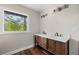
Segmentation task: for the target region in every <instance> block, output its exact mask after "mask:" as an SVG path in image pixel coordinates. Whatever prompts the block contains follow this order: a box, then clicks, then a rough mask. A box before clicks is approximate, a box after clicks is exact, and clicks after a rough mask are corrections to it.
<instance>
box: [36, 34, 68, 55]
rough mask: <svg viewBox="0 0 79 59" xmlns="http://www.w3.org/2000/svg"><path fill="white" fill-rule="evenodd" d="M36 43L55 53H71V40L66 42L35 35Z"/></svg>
mask: <svg viewBox="0 0 79 59" xmlns="http://www.w3.org/2000/svg"><path fill="white" fill-rule="evenodd" d="M35 45H39V46H40V47H42V48H44V49H45V50H47V51H49V52H51V53H52V54H55V55H68V54H69V41H68V42H65V43H64V42H60V41H56V40H53V39H48V38H45V37H41V36H35Z"/></svg>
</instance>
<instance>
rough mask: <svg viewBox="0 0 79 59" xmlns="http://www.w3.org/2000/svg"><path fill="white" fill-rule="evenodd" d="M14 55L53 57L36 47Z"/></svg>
mask: <svg viewBox="0 0 79 59" xmlns="http://www.w3.org/2000/svg"><path fill="white" fill-rule="evenodd" d="M14 55H51V54H50V53H49V52H47V51H45V50H43V49H41V48H39V47H34V48H30V49H27V50H24V51H21V52H18V53H16V54H14Z"/></svg>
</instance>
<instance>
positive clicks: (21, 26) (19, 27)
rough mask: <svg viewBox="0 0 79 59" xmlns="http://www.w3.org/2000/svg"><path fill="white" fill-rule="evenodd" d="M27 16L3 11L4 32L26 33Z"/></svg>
mask: <svg viewBox="0 0 79 59" xmlns="http://www.w3.org/2000/svg"><path fill="white" fill-rule="evenodd" d="M26 20H27V16H25V15H21V14H17V13H13V12H9V11H4V31H27V21H26Z"/></svg>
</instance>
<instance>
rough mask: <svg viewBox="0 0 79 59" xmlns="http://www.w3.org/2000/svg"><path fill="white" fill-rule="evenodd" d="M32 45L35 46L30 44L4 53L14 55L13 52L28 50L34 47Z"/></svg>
mask: <svg viewBox="0 0 79 59" xmlns="http://www.w3.org/2000/svg"><path fill="white" fill-rule="evenodd" d="M32 47H34V45H29V46H27V47H23V48H20V49H17V50H14V51H11V52H8V53H5V54H2V55H12V54H15V53H17V52H20V51H23V50H26V49H29V48H32Z"/></svg>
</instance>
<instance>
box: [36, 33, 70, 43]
mask: <svg viewBox="0 0 79 59" xmlns="http://www.w3.org/2000/svg"><path fill="white" fill-rule="evenodd" d="M35 35H37V36H41V37H45V38H49V39H53V40H56V41H60V42H64V43H65V42H67V41H68V40H69V35H64V36H63V37H56V36H49V35H45V34H35Z"/></svg>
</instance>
